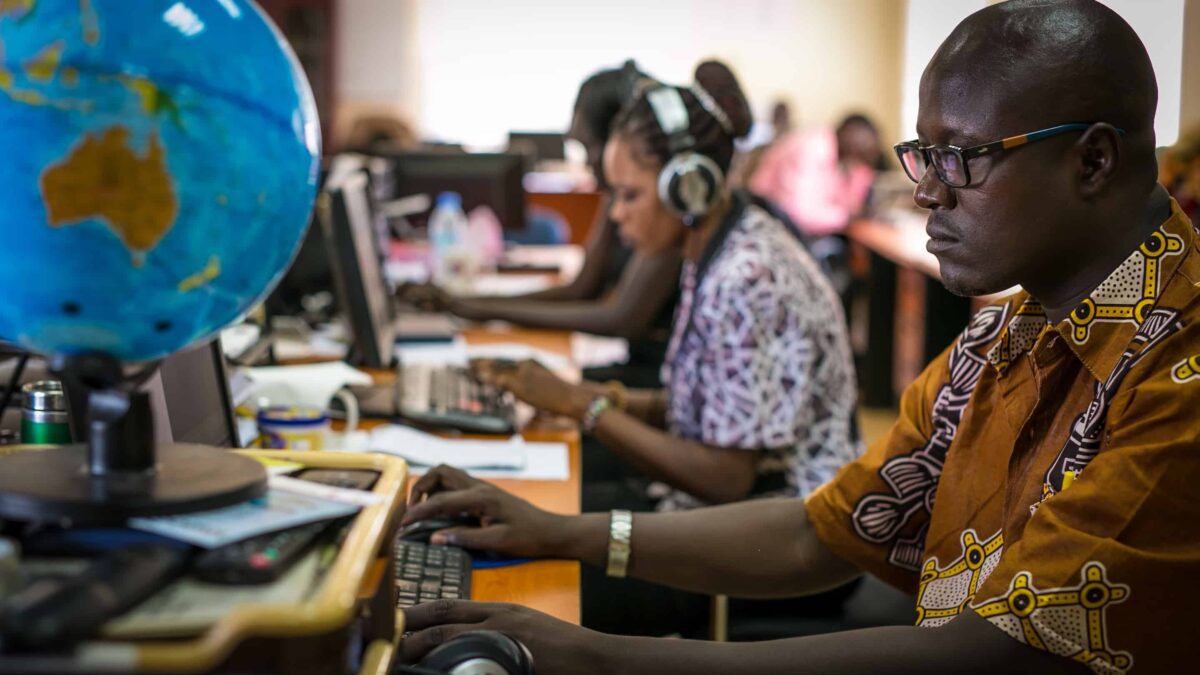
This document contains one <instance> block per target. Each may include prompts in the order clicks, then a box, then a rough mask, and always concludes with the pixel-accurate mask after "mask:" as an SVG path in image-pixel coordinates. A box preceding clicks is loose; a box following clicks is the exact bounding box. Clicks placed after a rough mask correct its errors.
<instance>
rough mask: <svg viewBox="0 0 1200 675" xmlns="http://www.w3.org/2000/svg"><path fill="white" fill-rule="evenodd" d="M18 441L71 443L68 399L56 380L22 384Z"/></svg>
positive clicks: (40, 443) (54, 443) (55, 443)
mask: <svg viewBox="0 0 1200 675" xmlns="http://www.w3.org/2000/svg"><path fill="white" fill-rule="evenodd" d="M21 394H22V401H23V404H22V409H21V442H22V443H29V444H33V445H59V444H63V443H70V442H71V425H70V422H69V421H68V418H67V398H66V396H65V395H64V394H63V388H62V383H60V382H57V381H55V380H40V381H38V382H30V383H29V384H27V385H25V386H23V387H21Z"/></svg>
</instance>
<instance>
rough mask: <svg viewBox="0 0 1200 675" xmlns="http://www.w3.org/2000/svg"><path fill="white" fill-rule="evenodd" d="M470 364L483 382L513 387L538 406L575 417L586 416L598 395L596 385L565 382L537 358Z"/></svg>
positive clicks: (530, 403) (514, 391) (548, 410)
mask: <svg viewBox="0 0 1200 675" xmlns="http://www.w3.org/2000/svg"><path fill="white" fill-rule="evenodd" d="M471 368H472V370H474V371H475V375H476V376H477V377H479V378H480V379H481V380H483V381H484V382H488V383H490V384H493V385H495V386H497V387H500V388H501V389H507V390H508V391H511V392H512V393H513V395H514V396H516V397H517V398H519V399H521V400H522V401H524V402H526V403H528V404H529V405H531V406H533V407H535V408H537V409H538V410H543V411H546V412H549V413H554V414H556V415H565V416H567V417H571V418H573V419H576V420H578V419H582V418H583V415H584V413H585V412H586V411H587V409H588V406H589V405H591V402H592V400H593V399H594V398H596V392H594V391H593V390H592V389H593V387H587V386H581V385H575V384H571V383H569V382H566V381H564V380H563V379H562V378H560V377H558V376H557V375H555V374H554V373H552V372H550V370H549V369H547V368H546V367H545V366H543V365H542V364H540V363H538V362H537V361H528V360H527V361H521V362H520V363H512V362H507V361H496V360H491V359H480V360H477V361H474V362H472V364H471Z"/></svg>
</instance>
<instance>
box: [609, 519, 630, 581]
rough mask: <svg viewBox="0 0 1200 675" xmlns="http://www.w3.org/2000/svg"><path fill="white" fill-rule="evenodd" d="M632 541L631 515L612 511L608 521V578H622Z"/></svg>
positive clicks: (627, 564) (627, 565) (626, 567)
mask: <svg viewBox="0 0 1200 675" xmlns="http://www.w3.org/2000/svg"><path fill="white" fill-rule="evenodd" d="M632 541H633V513H632V512H630V511H626V510H623V509H614V510H613V512H612V514H611V515H610V516H609V521H608V576H610V577H624V576H625V572H626V570H627V569H628V568H629V554H630V552H631V550H632V549H631V547H630V542H632Z"/></svg>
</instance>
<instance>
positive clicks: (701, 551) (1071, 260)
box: [403, 0, 1200, 675]
mask: <svg viewBox="0 0 1200 675" xmlns="http://www.w3.org/2000/svg"><path fill="white" fill-rule="evenodd" d="M920 96H921V101H920V112H919V115H918V123H917V132H918V139H917V140H915V141H911V142H908V143H902V144H900V145H898V146H897V147H896V151H897V155H898V157H899V158H900V160H901V162H902V163H903V164H904V167H905V170H906V171H907V172H908V174H909V176H910V177H911V178H912V179H913V180H914V181H916V183H917V186H916V192H915V197H914V198H915V200H916V202H917V203H918V204H919V205H921V206H922V207H925V208H927V209H929V212H930V213H929V222H928V233H929V236H930V242H929V245H928V246H929V250H930V251H932V252H933V253H934V254H935V255H936V256H937V258H938V261H939V264H940V267H941V273H942V277H943V280H944V282H945V283H946V285H947V286H948V287H949V288H950V289H951V290H953V291H955V292H958V293H962V294H964V295H977V294H984V293H993V292H998V291H1000V290H1003V289H1005V288H1009V287H1011V286H1013V285H1017V284H1019V285H1020V286H1022V287H1023V289H1024V290H1023V291H1022V292H1021V293H1018V294H1017V295H1016V296H1014V297H1012V298H1009V299H1007V300H1006V301H1002V302H999V303H997V304H994V305H992V306H989V307H986V308H985V309H983V310H982V311H981V312H980V313H979V314H978V315H977V316H976V317H975V318H974V319H973V320H972V321H971V323H970V325H969V326H968V327H967V329H966V330H965V331H964V332H963V334H962V336H961V337H960V338H959V339H958V340H957V341H956V342H955V343H954V344H953V345H951V346H950V347H949V348H948V349H947V350H946V351H945V352H944V353H943V354H942V355H941V356H939V357H938V358H937V359H936V360H934V362H933V363H932V364H930V365H929V367H928V368H926V370H925V371H924V372H923V373H922V375H921V376H920V377H919V378H918V380H917V381H916V382H915V383H913V384H912V385H911V386H910V387H909V388H908V389H907V391H906V392H905V394H904V396H903V399H902V402H901V410H900V419H899V421H898V422H897V424H896V426H895V427H894V428H893V429H892V430H891V431H890V432H889V433H888V434H887V435H886V436H885V437H884V438H883V439H881V440H880V441H878V442H877V443H875V444H874V445H873V446H872V447H871V448H870V449H869V450H868V451H867V453H866V454H865V455H864V456H863V457H861V458H860V459H859V460H857V461H855V462H853V463H852V464H850V465H848V466H847V467H846V468H845V469H843V471H842V472H841V473H839V474H838V476H837V477H836V478H834V479H833V480H832V481H831V482H830V483H828V484H826V485H825V486H824V487H822V488H820V489H818V490H817V492H815V493H814V494H813V495H812V496H810V497H809V498H808V499H807V500H805V501H804V502H800V501H798V500H778V501H759V502H748V503H742V504H736V505H732V506H724V507H717V508H711V509H699V510H695V511H690V512H687V513H678V514H647V515H642V514H639V515H638V516H637V517H636V518H634V519H632V520H630V519H629V518H628V516H627V514H621V513H614V514H612V515H609V514H585V515H583V516H578V517H564V516H556V515H553V514H548V513H545V512H542V511H539V510H537V509H535V508H534V507H532V506H531V505H529V504H528V503H525V502H522V501H520V500H517V499H515V498H513V497H511V496H509V495H506V494H504V493H502V492H500V491H499V490H497V489H495V488H493V487H491V486H489V485H487V484H484V483H481V482H479V481H475V480H474V479H471V478H469V477H468V476H466V475H465V474H462V473H461V472H457V471H454V470H450V469H438V470H435V471H434V472H432V473H431V474H430V475H428V476H426V477H425V478H423V479H422V480H421V481H420V482H419V483H418V484H417V485H416V487H415V489H414V498H415V499H416V500H420V499H422V498H424V501H423V502H420V503H416V504H414V505H413V506H411V507H410V511H409V513H408V514H407V515H406V516H405V517H406V519H409V520H412V519H417V518H424V517H428V516H430V515H433V514H437V513H460V512H463V511H468V512H471V513H473V514H475V515H477V516H480V517H481V518H482V521H483V522H484V523H486V525H485V526H484V527H481V528H477V529H455V530H451V531H448V532H444V533H442V534H441V535H440V536H439V539H440V540H441V541H445V542H447V543H454V544H459V545H465V546H470V547H474V548H485V549H492V550H497V551H501V552H504V553H509V554H513V555H540V556H549V557H555V556H557V557H573V558H579V559H581V560H584V561H585V562H588V563H591V564H594V565H599V566H604V565H605V564H607V566H608V571H609V573H610V574H616V575H624V574H626V573H628V574H632V575H634V576H637V577H641V578H644V579H650V580H653V581H658V582H661V583H669V584H673V585H675V586H678V587H680V588H686V589H689V590H692V591H698V592H708V593H728V594H731V595H742V596H750V597H780V596H788V595H802V594H806V593H813V592H817V591H819V590H822V589H825V588H830V587H833V586H835V585H837V584H840V583H843V582H845V581H846V580H847V579H849V578H852V577H853V576H854V575H856V574H859V573H861V571H863V570H865V571H869V572H871V573H873V574H875V575H877V576H879V577H881V578H882V579H884V580H886V581H888V582H890V583H892V584H894V585H896V586H898V587H899V588H902V589H905V590H907V591H910V592H912V593H913V594H914V595H915V596H916V607H917V623H918V626H917V627H886V628H874V629H867V630H861V631H854V632H848V633H839V634H832V635H825V636H815V637H808V638H796V639H791V640H780V641H773V642H762V643H755V644H732V645H731V644H712V643H698V642H690V641H684V640H653V639H647V638H623V637H615V636H607V635H601V634H597V633H592V632H589V631H585V630H583V629H580V628H577V627H574V626H569V625H566V624H563V623H561V622H557V621H555V620H553V619H550V618H548V617H545V616H543V615H541V614H537V613H535V612H532V611H529V610H524V609H521V608H514V607H510V606H505V605H481V604H476V603H433V604H429V605H423V606H419V607H417V608H414V609H413V610H411V611H409V612H408V613H407V614H406V616H407V620H408V626H407V628H408V629H409V630H412V631H415V633H414V635H412V637H410V638H408V639H407V640H405V643H404V645H403V650H404V653H405V655H406V656H408V657H409V658H413V657H416V656H418V655H420V654H421V653H423V652H424V651H426V650H428V649H430V648H431V647H432V646H434V645H435V644H436V643H438V642H439V641H441V640H443V639H446V638H448V637H450V636H452V635H455V634H457V633H459V632H461V631H464V630H470V629H477V628H494V629H498V630H502V631H505V632H508V633H509V634H511V635H513V636H514V637H517V638H518V639H520V640H521V641H523V642H525V643H526V644H527V645H529V647H530V648H531V650H532V653H533V656H534V660H535V662H536V663H537V667H538V672H539V673H542V674H543V675H545V674H546V673H557V672H569V673H593V672H594V673H608V672H613V673H634V674H636V673H664V672H667V673H682V672H686V673H808V672H813V673H843V672H846V673H851V672H853V673H858V672H870V673H918V672H936V673H1057V672H1088V671H1089V670H1090V671H1092V672H1095V673H1128V672H1134V673H1165V672H1191V671H1194V670H1196V667H1195V666H1194V665H1193V666H1187V665H1186V663H1187V660H1186V659H1188V658H1189V657H1190V655H1191V653H1192V652H1193V651H1194V649H1195V647H1194V645H1193V642H1194V634H1195V628H1194V622H1195V620H1194V618H1193V617H1192V616H1191V615H1190V614H1189V610H1191V609H1192V608H1193V607H1195V606H1197V605H1200V588H1198V587H1197V585H1196V583H1195V580H1194V577H1195V576H1196V573H1197V572H1198V571H1200V500H1198V499H1196V496H1195V494H1196V490H1197V485H1200V442H1198V441H1197V431H1196V430H1197V425H1196V422H1195V419H1196V413H1195V411H1196V410H1197V409H1198V406H1200V356H1198V354H1200V249H1198V246H1197V241H1196V232H1195V230H1193V228H1192V225H1191V223H1190V222H1188V220H1187V219H1186V217H1184V216H1183V215H1182V213H1181V212H1180V211H1179V209H1178V206H1177V205H1176V204H1175V203H1174V202H1173V201H1171V200H1170V198H1169V197H1168V196H1167V194H1166V193H1165V191H1164V190H1163V189H1162V188H1161V187H1160V186H1159V185H1157V184H1156V182H1155V176H1156V165H1155V161H1154V129H1153V122H1154V110H1155V106H1156V103H1157V88H1156V84H1155V81H1154V73H1153V70H1152V68H1151V65H1150V60H1149V57H1148V56H1147V54H1146V50H1145V48H1144V47H1143V45H1142V44H1141V42H1140V41H1139V40H1138V38H1137V36H1136V34H1135V33H1134V32H1133V30H1132V29H1131V28H1130V27H1129V25H1128V24H1126V23H1125V22H1124V21H1123V20H1122V19H1121V18H1120V17H1118V16H1117V15H1116V14H1115V13H1113V12H1112V11H1111V10H1109V9H1107V8H1106V7H1104V6H1102V5H1100V4H1098V3H1096V2H1092V1H1090V0H1063V1H1061V2H1051V1H1047V0H1034V1H1031V0H1012V1H1010V2H1006V3H1001V4H996V5H991V6H989V7H987V8H986V9H983V10H981V11H979V12H977V13H975V14H973V15H972V16H970V17H968V18H967V19H966V20H965V21H963V23H961V24H960V25H959V26H958V27H957V28H956V29H955V30H954V32H953V33H952V34H951V36H950V37H949V38H948V39H947V40H946V41H945V42H944V43H943V44H942V46H941V47H940V49H939V50H938V52H937V53H936V55H935V56H934V58H933V60H932V62H931V63H930V64H929V66H928V67H927V68H926V70H925V73H924V75H923V76H922V80H921V90H920Z"/></svg>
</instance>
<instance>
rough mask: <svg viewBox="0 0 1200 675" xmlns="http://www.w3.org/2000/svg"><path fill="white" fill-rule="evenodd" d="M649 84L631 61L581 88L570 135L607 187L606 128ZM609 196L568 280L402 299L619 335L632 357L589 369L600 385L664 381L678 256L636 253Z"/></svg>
mask: <svg viewBox="0 0 1200 675" xmlns="http://www.w3.org/2000/svg"><path fill="white" fill-rule="evenodd" d="M642 81H652V80H651V78H649V76H647V75H646V74H645V73H643V72H642V71H641V70H639V69H638V67H637V64H635V63H634V62H633V61H632V60H630V61H627V62H626V63H625V64H624V65H623V66H622V67H621V68H616V69H611V70H603V71H600V72H598V73H596V74H594V75H592V76H591V77H589V78H588V79H587V80H585V81H584V83H583V84H582V85H581V86H580V88H579V95H578V97H577V98H576V101H575V107H574V113H573V115H572V118H571V128H570V131H569V132H568V136H569V137H570V138H573V139H575V140H577V141H579V142H580V143H582V144H583V146H584V147H585V148H587V156H588V164H589V165H590V166H591V168H592V171H593V173H594V174H595V176H596V178H597V180H598V182H599V183H600V185H601V186H602V187H604V174H603V171H602V170H601V161H602V159H601V158H602V155H603V149H604V144H605V142H606V141H607V140H608V136H609V129H610V127H611V126H612V122H613V119H614V118H615V117H616V115H617V112H618V111H619V110H620V109H621V107H622V106H623V105H624V104H625V103H626V102H628V101H629V100H630V98H631V97H632V96H633V93H634V90H635V89H636V87H637V86H638V83H639V82H642ZM610 210H611V200H610V199H609V198H607V197H606V198H605V200H604V202H603V203H602V205H601V208H600V212H599V215H598V218H597V220H596V222H595V224H594V225H593V226H592V228H591V231H590V233H589V235H588V239H587V242H586V244H585V258H584V264H583V268H582V269H581V270H580V272H579V275H578V276H576V277H575V279H574V280H573V281H571V283H569V284H566V285H563V286H557V287H554V288H549V289H546V290H543V291H538V292H535V293H528V294H525V295H520V296H516V297H491V296H483V297H455V296H451V295H449V294H447V293H445V292H444V291H442V290H441V289H439V288H437V287H435V286H432V285H428V284H420V285H406V286H403V287H401V289H400V291H399V296H400V299H401V300H407V301H410V302H414V303H415V304H418V305H419V306H422V307H425V308H428V309H431V310H434V311H446V312H449V313H451V314H454V315H456V316H461V317H463V318H466V319H472V320H475V321H490V320H500V321H509V322H511V323H515V324H519V325H523V326H530V327H534V328H549V329H557V330H572V331H582V332H585V333H592V334H595V335H608V336H616V337H622V338H625V339H627V340H628V341H629V359H628V361H627V362H626V363H624V364H618V365H616V366H614V367H611V368H602V369H595V370H590V371H588V372H587V373H585V375H586V376H587V377H588V378H590V379H595V380H601V381H606V380H616V381H619V382H621V383H623V384H626V385H628V386H637V387H653V386H657V385H658V384H659V379H658V371H659V368H661V366H662V361H663V357H664V356H665V355H666V341H667V337H668V334H669V330H670V323H671V317H672V315H673V314H674V310H675V303H676V302H677V300H678V297H679V288H678V277H679V269H680V264H681V262H680V258H679V254H678V252H676V251H673V250H672V251H664V252H661V253H656V254H653V255H642V254H638V253H635V252H634V251H633V249H632V248H631V247H630V246H628V245H626V244H625V243H624V242H623V241H622V240H621V238H620V236H619V235H618V232H617V225H616V223H615V222H613V220H612V218H611V217H610V215H609V212H610Z"/></svg>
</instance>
